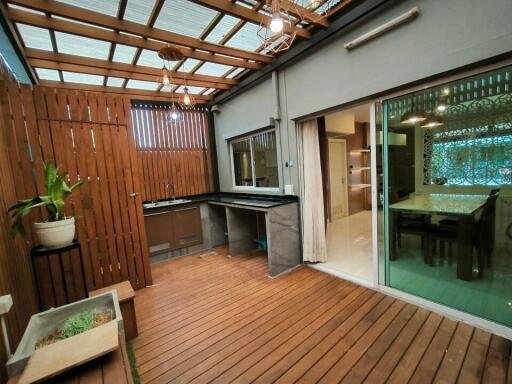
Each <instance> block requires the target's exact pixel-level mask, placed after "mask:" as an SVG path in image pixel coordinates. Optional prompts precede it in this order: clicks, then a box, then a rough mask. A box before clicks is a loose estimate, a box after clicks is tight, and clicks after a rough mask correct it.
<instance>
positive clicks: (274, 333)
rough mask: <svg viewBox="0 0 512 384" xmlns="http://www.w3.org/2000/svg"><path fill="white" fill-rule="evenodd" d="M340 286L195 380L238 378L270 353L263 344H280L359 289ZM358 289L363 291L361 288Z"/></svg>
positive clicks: (216, 380)
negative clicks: (317, 303) (300, 315)
mask: <svg viewBox="0 0 512 384" xmlns="http://www.w3.org/2000/svg"><path fill="white" fill-rule="evenodd" d="M338 287H339V289H338V290H337V291H336V292H335V294H334V296H332V297H330V296H329V294H331V292H327V291H326V292H325V293H324V294H323V295H322V296H325V297H327V298H328V299H327V300H325V299H324V297H320V298H319V300H318V301H319V303H320V305H319V306H313V305H312V306H311V307H310V308H308V311H307V312H306V313H304V314H302V317H301V318H299V319H298V320H296V321H292V319H288V320H287V321H285V322H283V323H281V324H279V326H277V327H274V328H272V329H271V330H269V331H268V332H266V333H265V334H264V335H263V336H261V337H259V338H258V339H257V340H255V341H253V342H251V343H249V344H248V345H246V346H244V347H243V348H242V349H240V350H238V351H237V353H236V354H232V355H230V356H229V357H228V358H226V359H224V360H222V361H221V362H219V364H217V365H215V366H214V367H213V368H211V369H210V370H209V371H208V372H205V375H201V376H198V377H196V378H195V379H194V380H192V381H191V382H192V383H202V382H205V381H206V382H210V381H211V382H218V383H226V382H230V380H233V379H235V378H236V377H237V376H238V375H239V374H240V373H242V372H244V371H245V370H247V369H248V368H250V367H251V366H253V365H254V363H255V362H256V361H258V360H259V358H260V357H263V356H266V353H265V352H261V351H262V349H260V348H261V347H262V346H263V345H265V344H267V343H269V342H271V343H274V344H275V345H276V346H278V345H280V344H281V343H280V341H281V340H283V339H284V340H286V339H287V338H289V337H291V336H292V335H294V334H295V333H297V332H299V331H300V330H301V329H303V328H304V327H306V326H307V325H308V324H310V323H311V322H312V321H314V320H315V319H316V318H318V317H320V316H322V315H323V314H324V313H326V312H328V311H329V310H331V309H332V307H333V306H335V305H336V303H338V302H339V301H340V300H343V299H344V298H345V297H347V296H348V295H349V294H350V293H352V292H353V291H354V290H355V289H357V288H356V287H355V286H353V285H344V284H338ZM358 293H360V291H359V292H358ZM324 300H325V301H324ZM315 304H316V303H315ZM257 351H260V353H261V354H258V353H256V352H257ZM234 367H236V368H234Z"/></svg>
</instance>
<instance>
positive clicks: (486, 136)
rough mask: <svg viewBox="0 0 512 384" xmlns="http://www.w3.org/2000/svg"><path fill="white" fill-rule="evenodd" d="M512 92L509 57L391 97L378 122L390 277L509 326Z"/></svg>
mask: <svg viewBox="0 0 512 384" xmlns="http://www.w3.org/2000/svg"><path fill="white" fill-rule="evenodd" d="M511 91H512V67H511V66H508V67H504V68H500V69H497V70H493V71H491V72H486V73H481V74H479V75H476V76H471V77H468V78H464V79H460V80H457V81H453V82H449V83H446V84H442V85H438V86H435V87H432V88H426V89H422V90H421V91H417V92H413V93H410V94H406V95H402V96H400V97H396V98H392V99H388V100H385V101H384V102H383V103H382V107H381V108H377V115H380V117H382V134H380V133H379V127H380V125H379V124H376V127H377V146H378V147H380V149H379V151H378V155H381V156H382V157H381V158H380V160H381V171H379V174H382V181H380V180H379V187H380V190H379V192H381V193H379V197H378V200H379V204H381V206H382V212H383V215H382V216H379V220H378V228H379V235H380V236H379V239H380V245H381V247H379V249H381V251H380V260H381V261H382V269H381V271H380V272H381V273H380V283H381V284H385V285H387V286H389V287H392V288H396V289H398V290H401V291H404V292H407V293H410V294H413V295H416V296H419V297H422V298H425V299H428V300H431V301H434V302H436V303H440V304H443V305H447V306H449V307H452V308H455V309H458V310H461V311H464V312H467V313H470V314H474V315H477V316H479V317H482V318H485V319H489V320H492V321H495V322H498V323H502V324H505V325H507V326H512V288H511V287H512V284H511V283H512V96H511ZM377 121H378V119H377ZM379 138H380V141H379ZM377 167H379V161H377Z"/></svg>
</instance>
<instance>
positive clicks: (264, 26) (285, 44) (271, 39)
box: [256, 0, 297, 54]
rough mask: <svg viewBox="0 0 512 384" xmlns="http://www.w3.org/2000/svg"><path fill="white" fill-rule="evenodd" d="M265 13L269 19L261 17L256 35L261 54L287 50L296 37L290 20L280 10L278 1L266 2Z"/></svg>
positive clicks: (284, 12)
mask: <svg viewBox="0 0 512 384" xmlns="http://www.w3.org/2000/svg"><path fill="white" fill-rule="evenodd" d="M265 10H266V12H268V13H269V14H270V15H271V17H270V19H269V17H268V16H266V15H262V19H261V24H260V28H259V29H258V31H257V32H256V35H257V36H258V38H259V39H260V40H261V42H262V47H261V51H260V52H261V53H263V54H268V53H277V52H281V51H285V50H287V49H289V48H290V47H291V45H292V43H293V42H294V40H295V37H296V36H297V31H296V30H295V29H294V28H293V26H292V23H291V21H290V20H291V18H290V16H289V15H288V12H287V11H286V10H285V9H282V8H281V3H280V1H279V0H266V9H265Z"/></svg>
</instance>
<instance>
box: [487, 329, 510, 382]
mask: <svg viewBox="0 0 512 384" xmlns="http://www.w3.org/2000/svg"><path fill="white" fill-rule="evenodd" d="M510 350H511V341H510V340H507V339H504V338H503V337H499V336H496V335H492V337H491V344H490V345H489V352H488V354H487V361H486V363H485V368H484V375H483V378H482V383H485V384H487V383H488V384H491V383H493V384H494V383H495V384H504V383H506V381H507V369H508V361H509V357H510Z"/></svg>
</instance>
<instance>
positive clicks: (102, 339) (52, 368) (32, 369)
mask: <svg viewBox="0 0 512 384" xmlns="http://www.w3.org/2000/svg"><path fill="white" fill-rule="evenodd" d="M105 310H111V311H112V312H113V313H114V319H113V320H112V321H109V322H108V323H105V324H102V325H100V326H98V327H96V328H93V329H91V330H89V331H86V332H83V333H81V334H78V335H75V336H72V337H70V338H68V339H64V340H60V341H57V342H56V343H53V344H51V345H48V346H45V347H41V348H39V349H37V350H36V348H35V347H36V344H37V342H38V341H39V340H40V339H42V338H44V337H47V336H48V335H50V334H52V333H53V332H54V331H55V329H56V328H60V327H61V326H63V325H64V323H65V321H66V320H67V319H68V318H69V317H71V316H73V315H76V314H78V313H80V312H84V311H95V312H101V311H105ZM119 332H123V318H122V315H121V311H120V308H119V303H118V300H117V294H116V292H107V293H105V294H102V295H99V296H95V297H91V298H87V299H84V300H81V301H77V302H75V303H71V304H67V305H64V306H61V307H58V308H52V309H50V310H48V311H45V312H41V313H38V314H35V315H33V316H32V317H31V318H30V321H29V323H28V325H27V329H26V330H25V333H24V334H23V338H22V339H21V342H20V344H19V345H18V348H17V349H16V353H15V354H14V355H13V356H12V357H11V359H9V361H8V362H7V365H6V367H7V372H8V374H9V377H13V376H15V375H19V383H31V382H35V381H39V380H42V379H44V378H48V377H52V376H55V375H57V374H59V373H61V372H64V371H66V370H68V369H70V368H73V367H76V366H78V365H81V364H83V363H85V362H87V361H90V360H93V359H95V358H96V357H99V356H102V355H104V354H106V353H108V352H111V351H113V350H115V349H117V348H118V346H119Z"/></svg>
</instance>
